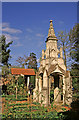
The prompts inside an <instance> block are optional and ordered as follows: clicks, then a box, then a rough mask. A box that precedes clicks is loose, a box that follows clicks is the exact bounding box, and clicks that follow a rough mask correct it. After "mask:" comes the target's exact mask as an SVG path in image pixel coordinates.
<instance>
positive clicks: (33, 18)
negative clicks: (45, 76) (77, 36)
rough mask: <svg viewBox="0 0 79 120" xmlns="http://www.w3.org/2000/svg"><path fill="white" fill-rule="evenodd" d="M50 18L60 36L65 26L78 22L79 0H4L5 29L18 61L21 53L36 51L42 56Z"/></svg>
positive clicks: (66, 27) (27, 54)
mask: <svg viewBox="0 0 79 120" xmlns="http://www.w3.org/2000/svg"><path fill="white" fill-rule="evenodd" d="M50 20H53V26H54V30H55V34H56V36H57V35H58V32H59V31H61V30H63V31H65V30H66V32H69V31H70V29H72V28H73V26H74V25H75V24H76V23H77V2H37V3H36V2H3V3H2V25H3V29H2V32H3V34H5V36H6V42H7V43H8V42H10V41H13V43H12V45H11V46H10V49H11V56H12V59H11V60H10V61H9V63H11V64H12V65H16V60H17V58H18V57H19V56H21V57H23V56H24V55H26V56H29V54H30V53H31V52H34V53H35V54H36V57H37V59H38V60H39V58H40V54H41V52H42V49H46V47H45V46H46V44H45V40H46V38H47V35H48V30H49V25H50Z"/></svg>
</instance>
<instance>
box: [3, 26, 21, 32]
mask: <svg viewBox="0 0 79 120" xmlns="http://www.w3.org/2000/svg"><path fill="white" fill-rule="evenodd" d="M2 31H3V32H8V33H22V31H21V30H19V29H14V28H9V27H6V28H2Z"/></svg>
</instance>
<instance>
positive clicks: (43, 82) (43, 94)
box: [33, 20, 72, 106]
mask: <svg viewBox="0 0 79 120" xmlns="http://www.w3.org/2000/svg"><path fill="white" fill-rule="evenodd" d="M58 54H60V57H58ZM52 85H53V88H54V101H55V102H56V103H59V102H63V104H70V103H71V102H72V80H71V76H70V72H69V71H67V70H66V66H65V64H64V60H63V51H62V48H60V50H58V48H57V37H56V36H55V33H54V28H53V24H52V20H50V27H49V31H48V37H47V39H46V50H42V60H41V62H40V67H39V71H38V72H37V73H36V85H35V89H34V92H33V100H34V101H36V102H39V103H41V101H43V103H42V104H45V105H46V106H48V105H49V104H50V90H51V86H52ZM61 92H62V93H63V94H62V95H61Z"/></svg>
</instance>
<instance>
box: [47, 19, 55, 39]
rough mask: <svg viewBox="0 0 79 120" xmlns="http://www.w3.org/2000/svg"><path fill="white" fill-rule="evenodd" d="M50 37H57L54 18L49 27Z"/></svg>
mask: <svg viewBox="0 0 79 120" xmlns="http://www.w3.org/2000/svg"><path fill="white" fill-rule="evenodd" d="M48 38H56V36H55V32H54V28H53V24H52V20H50V27H49V32H48Z"/></svg>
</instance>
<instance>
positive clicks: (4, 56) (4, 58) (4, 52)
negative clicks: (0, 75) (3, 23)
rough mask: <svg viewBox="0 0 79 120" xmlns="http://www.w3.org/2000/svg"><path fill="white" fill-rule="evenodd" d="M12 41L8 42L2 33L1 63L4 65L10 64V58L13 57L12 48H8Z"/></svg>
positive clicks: (0, 39) (0, 44)
mask: <svg viewBox="0 0 79 120" xmlns="http://www.w3.org/2000/svg"><path fill="white" fill-rule="evenodd" d="M12 42H13V41H11V42H9V43H7V44H6V37H5V36H4V35H2V36H1V37H0V58H1V63H2V64H3V65H6V66H8V65H9V63H8V61H9V58H11V56H10V52H11V50H10V49H8V48H9V46H10V45H11V44H12Z"/></svg>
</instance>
